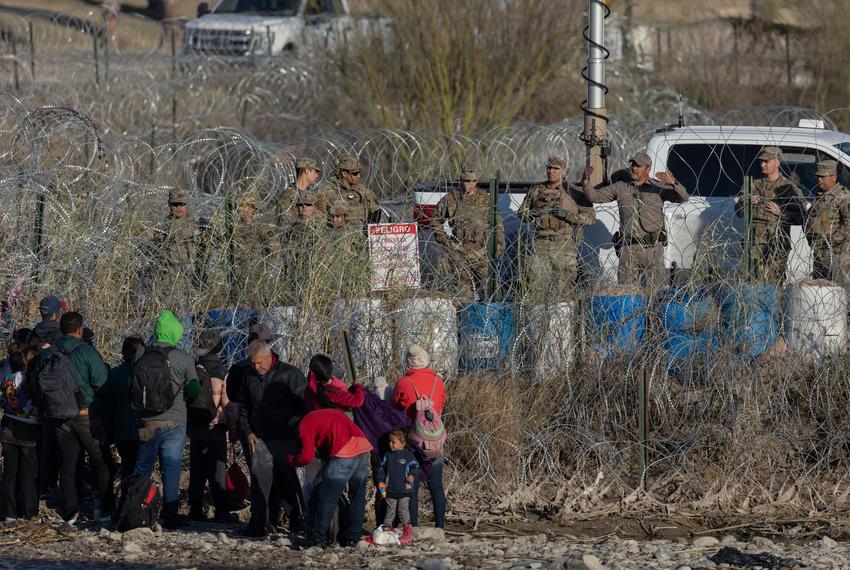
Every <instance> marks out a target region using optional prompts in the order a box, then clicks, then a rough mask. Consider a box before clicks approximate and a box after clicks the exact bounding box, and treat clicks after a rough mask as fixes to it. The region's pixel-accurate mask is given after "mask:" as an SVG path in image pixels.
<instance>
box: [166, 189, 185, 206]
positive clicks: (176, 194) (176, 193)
mask: <svg viewBox="0 0 850 570" xmlns="http://www.w3.org/2000/svg"><path fill="white" fill-rule="evenodd" d="M188 201H189V193H188V192H186V191H185V190H183V189H182V188H172V189H171V190H169V191H168V203H169V204H173V203H181V204H186V203H187V202H188Z"/></svg>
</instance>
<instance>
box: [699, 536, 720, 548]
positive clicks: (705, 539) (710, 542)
mask: <svg viewBox="0 0 850 570" xmlns="http://www.w3.org/2000/svg"><path fill="white" fill-rule="evenodd" d="M718 544H720V541H719V540H717V539H716V538H714V537H713V536H701V537H699V538H698V539H696V540H694V546H696V547H697V548H708V547H711V546H717V545H718Z"/></svg>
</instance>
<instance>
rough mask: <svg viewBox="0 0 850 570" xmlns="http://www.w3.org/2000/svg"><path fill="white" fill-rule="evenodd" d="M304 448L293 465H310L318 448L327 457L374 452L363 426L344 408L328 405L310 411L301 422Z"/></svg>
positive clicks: (290, 461)
mask: <svg viewBox="0 0 850 570" xmlns="http://www.w3.org/2000/svg"><path fill="white" fill-rule="evenodd" d="M298 436H299V438H300V439H301V451H300V453H298V454H294V453H293V454H290V455H289V457H288V458H287V460H288V461H289V464H290V465H292V466H293V467H301V466H304V465H309V464H310V463H312V462H313V460H314V459H315V458H316V449H318V450H319V453H321V454H322V455H323V456H324V457H355V456H357V455H360V454H361V453H366V452H367V451H372V445H371V444H370V443H369V440H368V439H366V436H365V435H363V432H362V431H360V428H359V427H357V426H356V425H354V422H353V421H351V420H350V419H348V416H346V415H345V413H343V412H341V411H340V410H335V409H332V408H325V409H322V410H314V411H312V412H310V413H308V414H307V415H306V416H304V418H303V419H302V420H301V423H299V424H298Z"/></svg>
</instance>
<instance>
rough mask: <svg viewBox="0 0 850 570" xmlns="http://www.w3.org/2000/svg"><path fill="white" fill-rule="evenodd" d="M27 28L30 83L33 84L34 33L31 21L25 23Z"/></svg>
mask: <svg viewBox="0 0 850 570" xmlns="http://www.w3.org/2000/svg"><path fill="white" fill-rule="evenodd" d="M27 27H28V29H29V34H30V75H31V76H32V82H33V83H35V33H34V32H33V29H32V20H30V21H29V22H27Z"/></svg>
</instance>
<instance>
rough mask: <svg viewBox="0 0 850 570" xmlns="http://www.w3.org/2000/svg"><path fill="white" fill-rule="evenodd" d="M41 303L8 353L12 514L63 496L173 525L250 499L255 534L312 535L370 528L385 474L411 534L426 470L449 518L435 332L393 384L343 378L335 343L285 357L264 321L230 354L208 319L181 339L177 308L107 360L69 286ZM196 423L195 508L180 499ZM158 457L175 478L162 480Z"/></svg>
mask: <svg viewBox="0 0 850 570" xmlns="http://www.w3.org/2000/svg"><path fill="white" fill-rule="evenodd" d="M39 311H40V313H41V317H42V320H41V321H40V322H39V323H37V324H36V325H35V326H33V327H32V328H31V329H30V328H20V329H17V330H16V331H15V332H14V333H13V335H12V340H11V341H10V343H9V345H8V351H7V353H8V357H7V358H6V359H5V360H3V361H2V362H0V380H2V384H0V401H2V410H3V418H2V423H0V440H2V446H3V477H2V486H3V493H2V498H3V508H4V516H5V518H6V519H7V520H8V519H18V518H21V519H30V518H33V517H35V516H37V515H39V510H40V500H39V499H40V498H43V499H48V498H50V497H51V496H53V497H54V499H55V500H57V501H58V508H57V512H58V513H59V515H60V516H61V518H62V520H63V521H65V522H66V523H68V524H72V525H73V524H76V523H78V522H83V521H94V520H97V521H100V522H104V523H108V522H109V520H110V519H111V520H112V521H113V522H114V523H115V524H116V525H117V526H118V528H119V530H123V529H127V528H133V527H136V526H141V525H147V524H149V525H151V526H155V525H156V524H157V518H158V516H159V515H160V514H161V521H162V522H161V524H162V527H164V528H165V529H168V530H174V529H178V528H180V527H181V526H183V525H187V524H192V523H193V522H196V521H204V522H209V523H211V524H212V523H222V524H227V523H231V522H235V521H236V520H238V517H237V515H236V513H235V511H237V510H240V509H244V508H246V506H247V504H248V503H250V521H249V522H248V524H247V527H246V528H245V529H244V530H243V533H244V534H245V535H246V536H249V537H263V536H266V535H268V534H269V533H272V532H277V531H289V532H291V533H294V535H295V536H297V537H299V539H300V540H301V541H303V543H304V544H309V545H320V546H324V545H329V544H332V543H334V544H335V543H339V544H342V545H353V544H356V543H357V542H358V541H360V540H361V539H362V538H363V536H364V530H363V529H364V523H365V518H366V514H365V513H366V498H367V484H368V480H369V479H370V478H371V480H372V483H373V485H374V486H375V490H376V493H375V497H376V501H375V515H376V521H377V522H378V523H384V525H386V528H392V529H393V531H394V532H395V536H396V537H397V538H398V540H399V542H400V543H402V544H403V543H406V542H409V541H410V540H411V539H412V537H413V526H414V525H417V524H418V519H419V488H420V484H422V483H425V484H427V487H428V490H429V491H430V495H431V498H432V503H433V510H434V524H435V525H436V526H437V527H443V526H444V525H445V513H446V497H445V493H444V490H443V480H442V477H443V446H444V442H445V437H446V433H445V427H444V426H443V423H442V418H441V414H442V412H443V408H444V406H445V403H446V390H445V385H444V383H443V380H442V378H441V377H440V375H439V374H438V373H436V372H435V371H434V370H432V369H431V368H429V364H430V358H429V355H428V353H427V351H426V350H425V349H423V348H422V347H421V346H419V345H415V344H414V345H411V346H409V347H408V348H407V350H406V365H407V372H406V373H405V374H404V376H403V377H401V378H399V379H398V381H397V382H395V385H394V387H393V388H394V389H393V390H391V391H390V390H389V389H387V390H386V391H385V393H384V394H380V395H379V394H376V393H374V392H373V391H370V390H366V389H364V387H363V385H362V383H361V382H360V381H359V380H354V381H353V383H352V384H351V385H348V384H346V383H345V382H343V381H342V380H339V379H338V378H336V377H335V376H334V370H333V361H332V360H331V358H329V357H328V356H326V355H324V354H315V355H313V356H312V358H311V359H310V362H309V369H308V370H307V371H306V374H305V372H304V371H302V370H300V369H298V368H297V367H295V366H293V365H291V364H289V363H287V362H285V361H284V359H283V358H282V357H281V356H280V355H278V354H277V353H276V352H275V351H274V350H273V349H272V347H271V345H270V341H271V340H272V335H271V333H270V330H269V328H268V327H267V326H266V325H264V324H262V323H261V324H256V325H253V326H252V327H251V328H250V330H249V331H248V334H249V339H250V342H249V344H248V347H247V357H246V358H245V359H244V360H242V361H238V362H236V363H235V364H233V365H232V366H231V367H230V369H229V370H228V369H226V368H225V366H224V365H223V363H222V361H221V359H220V357H219V353H220V352H221V351H222V339H221V337H220V335H219V334H218V333H217V332H216V331H214V330H205V331H202V332H201V333H200V335H199V336H198V339H197V341H196V343H195V346H194V355H192V354H189V353H188V352H186V351H184V350H181V349H180V348H178V347H177V345H178V344H179V343H180V342H181V340H182V338H183V335H184V330H183V326H182V324H181V323H180V321H179V320H178V319H177V317H176V316H175V315H174V314H173V313H171V312H170V311H164V312H162V313H161V314H160V315H159V317H158V319H157V320H156V323H155V324H154V327H153V336H152V338H150V339H148V340H145V339H143V338H142V336H137V337H127V338H125V339H124V341H123V346H122V349H121V355H122V361H121V362H120V363H117V364H116V365H115V366H113V367H109V366H108V365H107V364H105V363H104V361H103V359H102V358H101V356H100V354H99V353H98V351H97V349H96V347H95V345H96V343H95V342H94V338H95V337H94V334H93V333H92V332H91V331H90V330H89V329H88V328H87V327H85V326H84V325H85V323H84V317H83V315H81V314H80V313H78V312H75V311H65V303H64V301H61V300H60V299H59V298H58V297H56V296H50V297H46V298H44V299H43V300H42V301H41V302H40V305H39ZM187 439H188V447H189V485H188V493H187V496H188V505H187V507H188V509H186V508H185V506H183V505H181V501H180V481H181V471H182V466H183V458H184V451H185V446H186V440H187ZM236 442H240V443H241V445H240V446H238V447H241V449H242V451H243V452H244V459H245V461H246V463H247V465H248V467H249V471H250V491H249V494H248V492H247V491H248V489H240V484H239V483H240V478H239V477H238V476H237V475H238V474H239V473H241V471H239V467H238V462H236V461H235V460H236V457H235V453H236V449H237V446H236V445H235V443H236ZM157 460H158V461H159V467H160V470H161V475H160V477H159V479H160V480H161V482H162V492H161V494H160V493H159V487H158V486H157V485H154V484H152V475H153V472H154V468H155V464H156V463H157ZM234 465H236V467H234ZM317 471H318V475H316V476H315V477H314V476H313V475H312V474H315V473H316V472H317ZM242 477H245V475H244V474H242ZM245 482H246V483H247V478H245ZM245 486H247V485H245ZM86 487H88V489H89V491H90V501H89V500H83V498H82V495H81V491H82V490H83V489H85V488H86ZM207 489H208V492H207ZM240 490H243V491H246V493H244V494H243V495H245V494H247V497H244V496H240V493H239V491H240ZM244 498H247V499H248V500H247V501H245V500H244ZM160 505H161V513H160V512H159V511H158V507H159V506H160ZM181 506H182V507H184V508H181ZM41 508H44V507H41ZM181 513H182V514H181ZM209 515H212V516H211V517H210V516H209ZM393 531H390V532H393Z"/></svg>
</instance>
